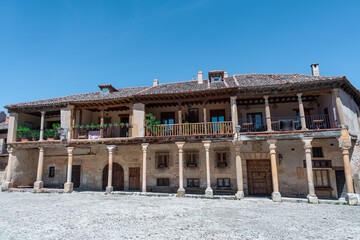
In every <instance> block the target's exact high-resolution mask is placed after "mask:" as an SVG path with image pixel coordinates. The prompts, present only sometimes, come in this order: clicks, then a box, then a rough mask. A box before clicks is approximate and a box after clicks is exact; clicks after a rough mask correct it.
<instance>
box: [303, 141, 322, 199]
mask: <svg viewBox="0 0 360 240" xmlns="http://www.w3.org/2000/svg"><path fill="white" fill-rule="evenodd" d="M301 140H302V141H303V143H304V149H305V161H306V175H307V181H308V186H309V194H308V195H307V199H308V201H309V203H319V200H318V198H317V196H316V195H315V187H314V177H313V169H312V157H311V149H312V145H311V141H312V140H313V138H311V137H304V138H302V139H301Z"/></svg>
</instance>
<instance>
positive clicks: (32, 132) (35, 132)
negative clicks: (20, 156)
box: [31, 130, 40, 139]
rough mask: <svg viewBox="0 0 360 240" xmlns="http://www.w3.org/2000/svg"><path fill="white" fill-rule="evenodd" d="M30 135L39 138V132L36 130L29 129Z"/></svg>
mask: <svg viewBox="0 0 360 240" xmlns="http://www.w3.org/2000/svg"><path fill="white" fill-rule="evenodd" d="M31 137H32V138H35V139H39V138H40V132H39V131H36V130H33V131H31Z"/></svg>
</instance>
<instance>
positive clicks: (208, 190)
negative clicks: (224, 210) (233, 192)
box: [205, 187, 214, 198]
mask: <svg viewBox="0 0 360 240" xmlns="http://www.w3.org/2000/svg"><path fill="white" fill-rule="evenodd" d="M213 196H214V192H213V190H212V188H210V187H208V188H206V190H205V197H207V198H212V197H213Z"/></svg>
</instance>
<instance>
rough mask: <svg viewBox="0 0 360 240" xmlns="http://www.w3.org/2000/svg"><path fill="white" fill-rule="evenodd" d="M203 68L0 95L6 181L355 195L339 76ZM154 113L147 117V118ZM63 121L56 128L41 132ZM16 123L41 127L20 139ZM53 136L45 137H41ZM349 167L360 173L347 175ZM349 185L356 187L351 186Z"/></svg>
mask: <svg viewBox="0 0 360 240" xmlns="http://www.w3.org/2000/svg"><path fill="white" fill-rule="evenodd" d="M311 68H312V75H304V74H239V75H238V74H234V75H233V76H228V74H227V73H226V72H224V71H219V70H217V71H210V72H209V73H208V78H207V79H205V78H204V77H203V73H202V72H199V73H198V77H197V80H193V81H186V82H176V83H165V84H159V81H158V80H156V79H155V80H154V81H153V86H150V87H133V88H123V89H116V88H114V87H113V86H112V85H99V88H100V89H99V91H98V92H94V93H87V94H78V95H71V96H66V97H60V98H53V99H46V100H39V101H35V102H26V103H19V104H12V105H7V106H5V107H6V108H7V109H8V111H9V115H10V118H9V131H8V137H7V138H8V151H9V154H10V157H9V164H8V168H7V173H6V182H5V183H4V184H3V189H9V188H11V187H19V186H30V187H33V188H34V189H35V190H40V189H42V188H44V187H48V188H64V191H65V192H71V191H73V189H77V190H79V191H81V190H104V191H106V192H112V191H142V192H150V191H152V192H177V194H178V196H183V195H184V194H185V193H198V194H199V193H200V194H205V195H206V196H207V197H212V196H213V195H214V194H234V196H236V197H237V198H239V199H241V198H243V197H244V196H245V197H246V196H247V195H261V196H271V197H272V199H273V200H274V201H281V197H282V196H289V197H307V198H308V200H309V201H310V202H314V203H316V202H318V198H333V199H337V198H340V197H341V196H345V195H346V196H347V199H348V201H349V202H350V203H352V204H354V203H357V194H356V193H357V192H358V191H357V189H359V186H358V183H357V179H358V172H359V171H358V156H359V154H358V152H359V149H358V137H359V134H360V122H359V121H360V119H359V104H360V94H359V91H358V90H357V89H356V88H355V87H354V86H353V85H352V84H351V83H350V82H349V81H348V80H347V78H346V77H345V76H339V77H323V76H320V74H319V69H318V65H317V64H313V65H311ZM154 118H155V119H154ZM54 123H60V125H61V128H59V129H58V131H59V134H60V136H59V139H52V138H51V137H53V136H51V135H49V134H47V132H48V131H49V130H48V129H49V128H51V126H52V125H53V124H54ZM18 126H28V127H29V128H30V129H32V130H33V131H39V139H33V140H34V141H21V140H20V139H19V136H18V135H17V129H18ZM49 136H50V137H49ZM353 179H356V181H355V184H354V181H353ZM355 189H356V192H355Z"/></svg>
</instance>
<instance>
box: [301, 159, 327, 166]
mask: <svg viewBox="0 0 360 240" xmlns="http://www.w3.org/2000/svg"><path fill="white" fill-rule="evenodd" d="M311 162H312V167H313V168H332V164H331V160H312V161H311ZM304 168H306V160H304Z"/></svg>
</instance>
